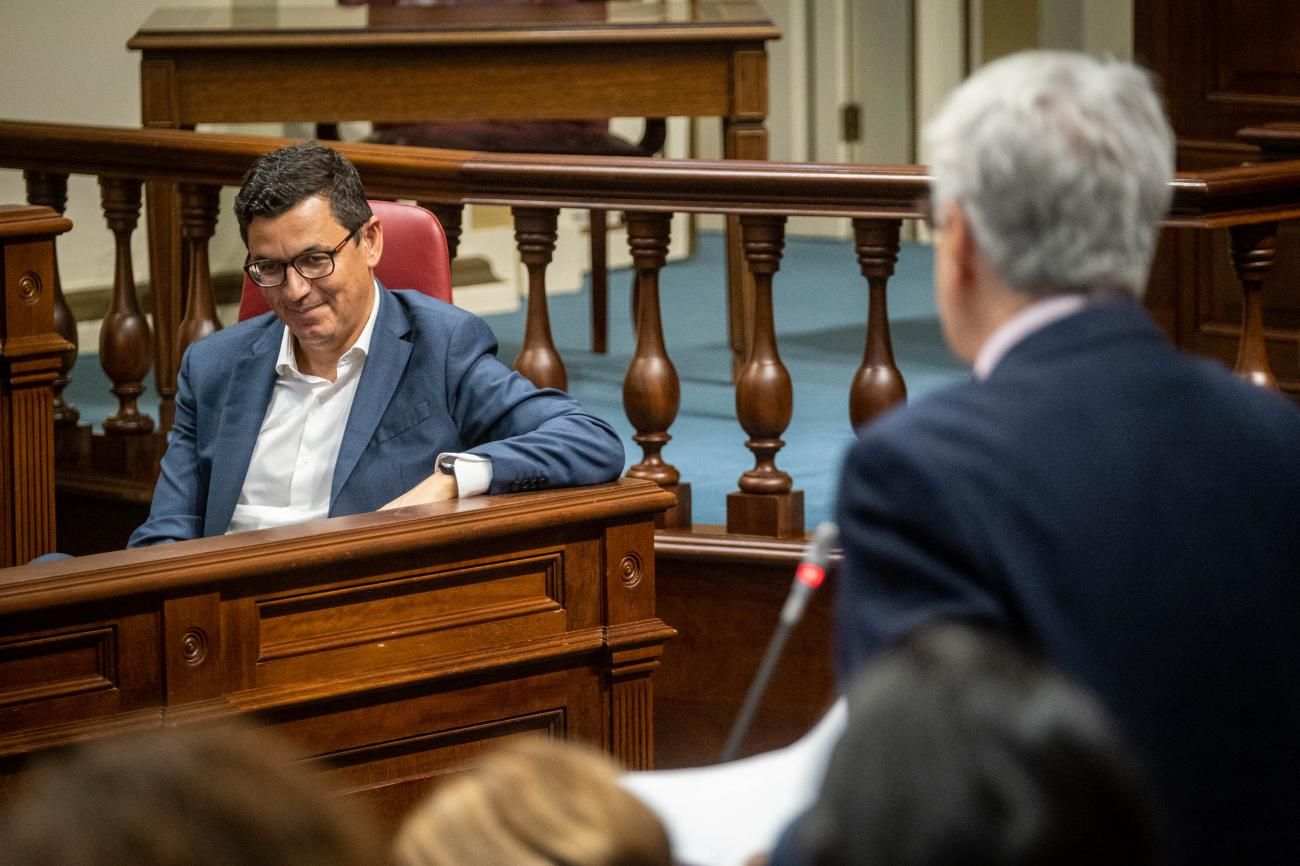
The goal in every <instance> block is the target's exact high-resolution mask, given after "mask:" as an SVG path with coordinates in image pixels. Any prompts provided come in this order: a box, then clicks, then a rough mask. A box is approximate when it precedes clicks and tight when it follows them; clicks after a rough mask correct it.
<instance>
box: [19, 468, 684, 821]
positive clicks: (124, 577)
mask: <svg viewBox="0 0 1300 866" xmlns="http://www.w3.org/2000/svg"><path fill="white" fill-rule="evenodd" d="M671 504H672V497H671V495H670V494H667V493H664V492H663V491H662V490H660V489H659V487H658V486H657V485H655V484H653V483H650V482H641V481H621V482H617V483H614V484H609V485H602V486H600V487H593V488H583V489H577V490H563V491H549V492H546V493H537V494H520V495H513V496H503V497H495V498H488V497H481V498H479V499H468V500H463V501H458V502H453V503H440V504H437V505H430V506H423V507H419V508H410V509H402V510H400V511H396V512H388V513H386V514H368V515H361V516H357V517H346V518H338V519H335V520H326V521H316V522H314V523H310V524H303V525H302V526H297V527H286V528H283V529H276V530H267V531H263V532H251V533H243V534H241V535H237V536H226V537H222V538H211V539H200V540H197V541H191V542H185V543H182V544H174V545H164V546H162V547H158V548H151V549H147V550H132V551H120V552H116V553H109V554H100V555H97V556H89V557H84V558H81V559H74V560H68V561H65V562H61V563H54V564H47V565H41V566H25V567H22V568H14V569H8V570H5V571H0V791H3V790H4V788H5V787H7V782H6V781H5V780H4V779H3V778H2V777H4V776H10V775H14V774H16V773H18V772H20V771H21V767H22V761H23V759H26V758H27V757H29V756H32V755H37V754H40V753H41V752H44V751H47V750H49V749H52V748H58V747H61V746H65V745H68V744H70V743H74V742H77V741H80V740H84V739H89V738H98V737H103V736H107V735H109V734H112V733H115V732H118V731H127V730H139V729H148V728H153V727H158V726H160V725H164V724H166V725H173V724H190V723H197V722H202V721H205V720H216V719H221V718H224V717H228V716H231V715H252V716H254V717H256V718H258V719H261V720H263V721H265V722H266V723H268V724H270V725H271V726H272V727H275V728H278V729H281V730H282V731H283V732H284V733H285V734H286V735H288V736H290V737H292V738H293V739H294V740H296V741H297V742H298V743H299V744H300V745H301V746H302V747H303V748H304V749H305V750H306V751H307V754H309V755H310V756H312V760H313V761H314V762H316V763H318V764H319V765H320V767H321V769H322V772H323V778H324V779H325V780H326V782H327V784H330V785H331V787H333V788H334V789H335V790H337V791H339V792H340V793H346V794H349V795H352V796H357V797H360V798H362V799H365V800H367V801H368V802H369V803H370V804H371V805H372V806H373V807H374V808H376V809H377V810H378V811H379V813H380V814H381V816H383V817H385V819H386V820H389V821H392V820H396V818H397V817H399V816H400V814H401V812H402V811H403V810H404V809H405V807H406V806H407V805H409V804H410V802H412V801H413V800H414V799H416V798H418V797H419V796H421V795H423V793H425V792H426V791H427V790H428V787H429V785H430V784H432V782H433V781H434V780H435V779H436V778H437V776H439V775H441V774H443V773H445V772H447V771H449V769H450V768H452V767H454V766H456V765H457V764H458V763H459V762H460V761H461V760H463V758H464V757H465V756H466V755H467V754H470V753H472V752H473V750H475V749H477V748H481V747H482V746H483V745H485V744H488V743H491V742H493V741H496V740H499V739H501V738H503V737H510V736H516V735H519V734H521V733H524V732H530V731H531V732H538V731H540V732H548V733H550V734H552V735H554V736H564V737H577V738H580V739H584V740H588V741H590V742H593V743H595V744H597V745H600V746H603V747H605V748H607V749H609V750H610V751H612V752H613V753H614V754H615V755H617V756H618V757H620V758H621V759H622V760H623V761H624V762H625V763H627V764H628V765H629V766H633V767H641V766H649V765H650V763H651V762H652V761H653V738H652V727H651V726H652V718H651V700H650V695H651V692H650V677H651V675H652V674H653V672H654V670H655V668H656V667H657V665H658V659H659V655H660V653H661V650H662V644H663V642H664V640H666V639H667V638H668V637H670V636H671V635H672V634H673V631H672V629H670V628H669V627H667V626H666V625H664V623H663V622H662V621H660V620H659V619H658V618H657V616H656V615H655V612H654V568H653V563H654V556H653V519H654V514H655V513H657V512H658V511H660V510H662V509H664V508H665V507H667V506H669V505H671ZM629 563H631V564H632V565H629Z"/></svg>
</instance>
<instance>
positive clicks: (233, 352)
mask: <svg viewBox="0 0 1300 866" xmlns="http://www.w3.org/2000/svg"><path fill="white" fill-rule="evenodd" d="M278 324H279V322H278V320H277V319H276V318H275V314H274V313H263V314H262V315H260V316H254V317H253V318H251V319H246V320H244V321H242V322H236V323H235V324H233V325H230V326H229V327H226V328H222V329H221V330H220V331H216V332H214V333H211V334H209V335H208V336H206V337H204V338H203V339H202V340H199V341H198V342H197V343H192V344H191V345H190V347H189V348H188V349H186V353H187V354H188V355H190V357H191V359H192V360H193V361H194V362H198V361H200V360H202V361H203V362H204V363H216V362H220V361H222V360H225V361H233V360H234V359H235V358H237V357H239V355H240V354H242V353H244V352H246V351H247V350H248V349H250V348H251V347H252V346H253V344H255V343H257V342H258V341H259V340H261V339H262V338H263V337H266V336H269V335H270V332H271V331H273V330H275V329H276V326H277V325H278Z"/></svg>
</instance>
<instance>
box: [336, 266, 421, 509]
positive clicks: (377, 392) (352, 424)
mask: <svg viewBox="0 0 1300 866" xmlns="http://www.w3.org/2000/svg"><path fill="white" fill-rule="evenodd" d="M410 330H411V325H410V320H409V319H408V318H407V316H406V313H405V312H404V311H403V310H402V307H401V305H400V304H399V303H398V302H397V300H396V298H394V297H393V295H392V294H391V293H390V292H388V290H386V289H384V288H383V287H382V286H381V287H380V290H379V318H378V319H376V320H375V330H374V333H373V334H372V336H371V338H370V352H369V353H368V354H367V355H366V366H365V369H364V370H362V371H361V381H360V382H359V383H358V384H357V395H356V397H355V398H354V399H353V401H352V411H351V412H350V413H349V414H348V424H347V427H346V428H344V431H343V442H342V444H341V445H340V446H339V457H338V461H337V462H336V463H335V464H334V480H333V483H332V484H331V485H330V515H331V516H332V515H333V514H334V508H335V506H336V505H337V503H338V500H339V493H340V491H342V490H343V486H344V485H345V484H347V482H348V479H349V478H350V477H351V476H352V470H353V469H355V468H356V466H357V461H358V460H360V459H361V455H362V453H363V452H364V451H365V450H366V446H367V445H368V444H370V439H371V437H372V436H374V434H375V428H376V427H378V426H379V420H380V419H381V418H383V417H384V412H386V411H387V410H388V404H389V403H390V402H391V401H392V399H393V395H394V394H395V393H396V392H397V383H398V382H400V381H401V380H402V372H403V371H404V370H405V369H406V363H407V361H408V360H410V357H411V343H410V341H409V340H408V339H407V335H408V334H409V333H410Z"/></svg>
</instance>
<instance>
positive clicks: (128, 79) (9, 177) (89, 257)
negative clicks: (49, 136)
mask: <svg viewBox="0 0 1300 866" xmlns="http://www.w3.org/2000/svg"><path fill="white" fill-rule="evenodd" d="M169 2H170V4H171V5H174V6H221V5H229V3H230V0H169ZM158 5H159V0H95V2H87V0H0V45H2V46H3V50H0V82H3V84H2V85H0V117H2V118H5V119H7V120H37V121H58V122H63V123H70V122H71V123H91V124H108V125H117V126H135V127H138V126H139V125H140V83H139V81H140V79H139V68H140V58H139V55H138V54H137V53H136V52H133V51H128V50H127V48H126V41H127V40H128V39H130V38H131V36H132V35H134V34H135V31H136V30H137V29H138V28H139V26H140V24H141V23H143V22H144V20H145V18H147V17H148V16H149V14H150V13H151V12H153V10H154V9H155V8H156V7H157V6H158ZM26 200H27V194H26V189H25V187H24V184H23V179H22V174H21V172H16V171H5V170H0V202H5V203H18V202H24V201H26ZM229 214H230V211H229V209H228V208H227V209H225V210H224V212H223V216H225V217H226V219H225V222H227V223H228V222H230V219H229ZM67 215H68V217H69V218H70V219H71V220H72V223H73V230H72V232H71V233H69V234H68V235H65V236H64V238H63V239H61V240H60V242H59V269H60V275H61V276H62V278H63V284H64V287H65V289H67V290H68V291H77V290H78V289H86V288H99V287H103V286H105V285H107V284H108V283H109V282H111V280H112V273H113V239H112V235H111V234H110V233H109V231H108V228H107V226H105V225H104V218H103V213H102V211H101V210H100V208H99V186H98V184H97V183H96V181H95V179H94V178H91V177H73V178H71V180H70V182H69V184H68V211H67ZM144 224H145V223H144V217H143V214H142V216H141V221H140V229H139V230H138V231H137V232H136V235H135V238H134V246H133V252H132V258H133V259H134V263H135V273H136V278H137V280H143V279H145V278H146V277H147V276H148V272H149V269H148V266H149V262H148V256H147V254H146V251H145V232H144ZM219 228H220V229H223V231H222V232H221V243H220V244H219V245H217V246H215V247H214V250H213V255H214V258H216V259H217V260H219V259H220V257H221V256H222V255H223V252H222V251H223V250H224V251H227V252H225V253H224V255H226V257H227V258H228V257H229V253H228V250H229V249H230V246H231V245H230V231H229V229H230V226H228V225H227V226H219ZM233 242H234V245H235V246H236V247H238V246H239V237H238V233H237V232H236V233H234V236H233ZM238 258H239V253H236V260H237V259H238Z"/></svg>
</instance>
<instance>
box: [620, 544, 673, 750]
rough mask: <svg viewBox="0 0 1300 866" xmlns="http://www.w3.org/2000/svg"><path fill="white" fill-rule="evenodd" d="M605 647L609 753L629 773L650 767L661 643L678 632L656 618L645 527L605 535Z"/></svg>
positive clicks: (651, 549)
mask: <svg viewBox="0 0 1300 866" xmlns="http://www.w3.org/2000/svg"><path fill="white" fill-rule="evenodd" d="M605 604H606V609H605V622H606V628H605V647H606V665H607V669H608V671H609V731H608V733H609V735H608V743H609V750H610V752H611V753H612V754H614V755H615V756H616V757H617V758H618V759H619V760H620V761H622V763H623V766H624V767H626V768H627V769H629V770H648V769H652V768H653V767H654V688H653V686H652V684H651V676H652V675H653V674H654V672H655V669H656V668H658V667H659V658H660V656H662V655H663V643H664V641H666V640H668V639H669V638H671V637H673V636H674V635H676V634H677V632H676V631H675V630H674V629H672V628H670V627H669V626H667V625H665V624H664V622H663V621H662V620H660V619H659V618H658V617H656V616H655V581H654V532H653V527H652V526H650V525H649V524H647V523H639V524H625V525H621V526H612V527H610V528H609V529H607V530H606V532H605Z"/></svg>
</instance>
